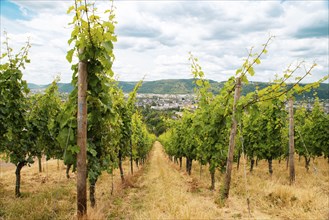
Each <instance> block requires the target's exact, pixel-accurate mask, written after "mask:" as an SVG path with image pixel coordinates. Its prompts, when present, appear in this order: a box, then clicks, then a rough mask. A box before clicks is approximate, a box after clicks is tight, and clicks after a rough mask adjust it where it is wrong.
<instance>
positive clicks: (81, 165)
mask: <svg viewBox="0 0 329 220" xmlns="http://www.w3.org/2000/svg"><path fill="white" fill-rule="evenodd" d="M86 98H87V63H86V62H84V61H80V62H79V72H78V134H77V138H78V139H77V144H78V146H79V147H80V151H79V153H78V155H77V208H78V210H77V216H78V219H80V218H83V216H84V215H85V214H86V213H87V101H86Z"/></svg>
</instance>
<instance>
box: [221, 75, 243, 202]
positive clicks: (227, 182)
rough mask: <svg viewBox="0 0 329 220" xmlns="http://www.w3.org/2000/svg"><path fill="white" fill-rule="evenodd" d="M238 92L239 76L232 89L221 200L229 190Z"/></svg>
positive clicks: (225, 197)
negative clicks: (230, 122) (227, 145)
mask: <svg viewBox="0 0 329 220" xmlns="http://www.w3.org/2000/svg"><path fill="white" fill-rule="evenodd" d="M240 93H241V78H240V77H238V78H236V84H235V91H234V103H233V115H232V127H231V132H230V140H229V141H230V142H229V149H228V155H227V163H226V172H225V181H224V186H223V188H222V192H221V200H225V199H227V198H228V195H229V191H230V184H231V173H232V164H233V156H234V147H235V136H236V130H237V125H238V122H237V117H236V106H237V103H238V101H239V98H240Z"/></svg>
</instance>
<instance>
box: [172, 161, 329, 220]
mask: <svg viewBox="0 0 329 220" xmlns="http://www.w3.org/2000/svg"><path fill="white" fill-rule="evenodd" d="M295 163H296V183H295V184H294V185H292V186H290V185H289V172H288V170H287V169H286V163H285V161H282V162H281V164H279V162H278V161H274V162H273V169H274V173H273V175H272V177H270V175H269V173H268V164H267V162H266V161H260V162H259V165H258V166H257V167H255V168H254V171H253V173H250V172H249V171H247V184H245V178H244V172H243V168H244V167H243V164H241V165H240V169H239V170H237V169H236V164H235V166H234V169H233V174H232V182H231V190H230V199H229V200H228V202H227V204H226V208H229V210H230V211H234V210H235V211H236V213H239V214H240V215H234V216H231V217H233V218H235V217H238V218H249V214H248V211H246V210H248V209H247V207H248V206H247V198H249V199H250V208H251V216H252V218H253V219H254V218H259V219H269V218H270V219H273V218H274V219H329V164H328V162H327V160H326V159H324V158H318V159H316V161H315V162H314V163H313V165H312V167H311V168H312V169H310V171H309V172H307V171H306V169H305V167H304V161H303V160H302V161H300V162H299V161H298V159H297V158H296V159H295ZM184 165H185V164H183V167H184ZM172 166H174V167H175V168H176V169H177V170H178V169H179V167H178V165H177V164H173V165H172ZM248 168H249V167H246V169H247V170H248ZM182 172H183V171H182ZM191 178H194V179H196V180H197V181H198V185H199V189H198V190H199V194H203V195H205V196H207V197H213V198H214V200H216V197H217V196H218V195H219V194H218V191H219V188H220V184H221V183H222V182H223V179H224V175H223V174H220V173H218V172H217V173H216V192H215V193H211V192H210V191H209V190H207V189H208V188H209V186H210V174H209V172H208V170H207V167H205V166H203V167H202V174H201V178H200V165H199V164H198V163H195V164H194V165H193V171H192V175H191ZM224 209H225V208H224Z"/></svg>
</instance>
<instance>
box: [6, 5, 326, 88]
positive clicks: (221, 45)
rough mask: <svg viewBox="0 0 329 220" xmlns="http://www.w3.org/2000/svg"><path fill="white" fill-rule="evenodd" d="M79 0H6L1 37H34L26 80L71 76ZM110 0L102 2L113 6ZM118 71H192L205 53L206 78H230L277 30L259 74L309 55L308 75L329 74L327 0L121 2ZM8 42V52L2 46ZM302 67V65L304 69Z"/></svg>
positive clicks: (121, 74)
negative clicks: (192, 60)
mask: <svg viewBox="0 0 329 220" xmlns="http://www.w3.org/2000/svg"><path fill="white" fill-rule="evenodd" d="M72 4H73V1H68V0H67V1H60V0H56V1H54V0H52V1H46V0H42V1H41V0H33V1H29V0H1V21H0V24H1V42H3V39H4V38H3V31H6V32H8V36H9V38H10V42H9V43H10V44H11V45H12V47H13V48H14V49H19V48H20V47H21V46H23V45H24V42H26V39H27V38H28V37H30V41H31V43H32V48H31V50H30V54H29V56H30V58H31V63H30V64H28V66H27V68H26V70H25V71H24V79H26V80H27V81H28V82H31V83H37V84H46V83H50V82H51V81H52V80H53V79H54V77H55V76H56V75H58V74H60V76H61V78H62V82H70V80H71V75H72V72H71V70H70V64H69V63H68V62H67V61H66V59H65V56H66V51H67V50H68V49H69V48H70V47H69V46H68V44H67V40H68V39H69V36H70V33H71V30H72V27H70V26H69V25H68V23H69V22H70V21H71V19H72V16H73V15H67V14H66V11H67V9H68V7H69V6H70V5H72ZM110 5H111V3H110V2H109V1H101V0H98V1H96V7H97V6H98V8H101V9H105V8H107V9H109V8H110ZM114 5H115V7H116V21H117V22H118V24H117V26H116V34H117V36H118V42H117V43H116V44H115V56H116V60H115V63H114V67H113V68H114V72H115V73H116V77H117V78H118V79H119V80H124V81H135V80H140V79H142V78H143V76H144V75H145V76H146V78H145V79H146V80H158V79H181V78H192V75H191V71H190V65H189V61H188V56H189V55H188V52H190V51H191V52H192V53H193V54H194V55H195V56H196V57H198V58H199V60H200V64H201V66H202V67H203V70H204V72H205V74H206V77H207V78H209V79H213V80H216V81H224V80H226V79H227V78H228V77H230V76H232V74H234V73H235V70H236V69H237V68H239V67H240V66H241V64H242V63H243V59H244V58H245V57H246V55H247V50H248V48H250V47H251V46H255V49H257V48H259V47H260V46H261V45H262V44H263V43H264V42H265V41H266V40H267V38H268V37H269V35H270V34H271V35H275V36H276V37H275V39H274V41H272V43H271V44H270V46H269V48H268V51H269V53H268V54H267V55H266V56H264V57H263V59H262V63H261V65H259V66H257V68H256V75H255V77H253V78H252V80H254V81H270V80H273V79H274V75H275V74H279V75H282V72H283V70H284V69H285V68H286V67H287V66H288V65H289V64H294V63H296V62H298V61H302V60H305V61H306V62H308V63H309V64H310V63H312V62H313V61H315V62H316V63H317V64H318V66H317V67H316V69H315V70H314V72H313V74H312V76H310V77H307V78H306V79H305V80H304V81H303V82H313V81H316V80H318V79H320V78H322V77H323V76H325V75H327V74H328V69H329V63H328V62H329V61H328V59H329V58H328V57H329V56H328V53H329V40H328V32H329V24H328V20H329V18H328V16H329V2H328V1H173V0H172V1H115V2H114ZM3 49H4V48H3V46H2V47H1V52H3ZM302 73H303V70H301V71H300V72H299V74H302Z"/></svg>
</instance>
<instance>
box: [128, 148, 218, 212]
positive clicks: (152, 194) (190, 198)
mask: <svg viewBox="0 0 329 220" xmlns="http://www.w3.org/2000/svg"><path fill="white" fill-rule="evenodd" d="M139 184H140V188H138V189H136V191H135V192H132V193H133V195H131V196H132V197H131V198H132V199H133V200H134V201H136V202H139V205H138V206H134V207H133V209H135V210H132V213H133V216H132V217H133V218H134V219H164V218H166V219H168V218H169V219H189V218H194V219H209V218H212V219H214V218H219V217H221V212H222V211H221V210H220V209H219V208H218V207H217V205H216V204H215V203H214V201H213V200H212V199H210V198H206V197H203V196H201V195H198V194H195V193H192V192H189V191H190V190H189V186H188V184H187V182H186V180H185V179H184V176H183V175H182V174H181V173H180V172H178V171H177V170H176V169H174V168H173V167H171V166H170V164H169V163H168V161H167V159H166V158H165V154H164V153H163V148H162V146H161V144H160V143H159V142H156V143H155V144H154V148H153V152H152V155H151V158H150V161H149V164H148V168H147V170H146V172H145V173H144V174H143V176H142V177H141V180H140V183H139Z"/></svg>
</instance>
